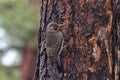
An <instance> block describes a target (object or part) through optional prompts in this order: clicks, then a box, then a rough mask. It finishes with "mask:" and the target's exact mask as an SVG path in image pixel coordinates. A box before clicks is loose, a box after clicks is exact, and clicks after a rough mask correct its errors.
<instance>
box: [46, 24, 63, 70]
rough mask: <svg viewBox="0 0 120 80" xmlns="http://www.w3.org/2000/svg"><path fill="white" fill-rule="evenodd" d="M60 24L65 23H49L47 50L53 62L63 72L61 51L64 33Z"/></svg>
mask: <svg viewBox="0 0 120 80" xmlns="http://www.w3.org/2000/svg"><path fill="white" fill-rule="evenodd" d="M60 26H63V24H58V23H56V22H50V23H49V24H48V25H47V30H46V52H47V58H48V59H49V60H50V62H51V64H52V65H53V66H56V67H57V69H58V72H63V66H62V64H61V60H60V53H59V52H60V50H61V48H62V45H63V33H62V32H61V31H60Z"/></svg>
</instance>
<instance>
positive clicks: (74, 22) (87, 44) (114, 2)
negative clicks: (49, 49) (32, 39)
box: [34, 0, 120, 80]
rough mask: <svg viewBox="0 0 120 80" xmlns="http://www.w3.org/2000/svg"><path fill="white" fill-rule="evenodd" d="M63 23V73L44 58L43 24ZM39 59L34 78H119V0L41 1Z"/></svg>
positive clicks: (41, 79)
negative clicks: (64, 46) (64, 45)
mask: <svg viewBox="0 0 120 80" xmlns="http://www.w3.org/2000/svg"><path fill="white" fill-rule="evenodd" d="M51 21H55V22H57V23H62V24H65V26H64V27H63V28H62V29H61V31H62V33H63V34H64V41H65V42H64V44H66V43H68V46H67V47H66V49H64V50H63V51H62V53H61V60H62V64H63V67H64V73H58V71H57V69H56V68H55V67H52V66H51V65H50V62H49V61H48V60H47V54H46V49H45V43H44V41H45V37H46V27H47V24H48V23H49V22H51ZM38 34H39V35H38V48H39V50H38V61H37V66H36V72H35V75H34V80H120V78H119V76H120V1H119V0H41V20H40V29H39V33H38Z"/></svg>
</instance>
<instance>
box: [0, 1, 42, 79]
mask: <svg viewBox="0 0 120 80" xmlns="http://www.w3.org/2000/svg"><path fill="white" fill-rule="evenodd" d="M39 11H40V0H0V80H32V77H33V73H34V68H35V61H36V60H35V58H36V53H37V32H38V28H39V18H40V16H39Z"/></svg>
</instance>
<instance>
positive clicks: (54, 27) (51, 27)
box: [47, 22, 63, 32]
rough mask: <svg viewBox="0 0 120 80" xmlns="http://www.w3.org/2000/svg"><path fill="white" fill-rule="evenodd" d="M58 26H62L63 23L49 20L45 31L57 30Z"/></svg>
mask: <svg viewBox="0 0 120 80" xmlns="http://www.w3.org/2000/svg"><path fill="white" fill-rule="evenodd" d="M60 26H63V24H57V23H56V22H50V23H49V24H48V26H47V31H50V32H56V31H59V28H60Z"/></svg>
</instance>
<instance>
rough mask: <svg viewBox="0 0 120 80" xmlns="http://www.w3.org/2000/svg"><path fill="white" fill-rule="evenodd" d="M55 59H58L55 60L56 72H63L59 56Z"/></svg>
mask: <svg viewBox="0 0 120 80" xmlns="http://www.w3.org/2000/svg"><path fill="white" fill-rule="evenodd" d="M57 59H58V60H57V69H58V72H59V73H63V72H64V68H63V65H62V62H61V59H60V56H58V58H57Z"/></svg>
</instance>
